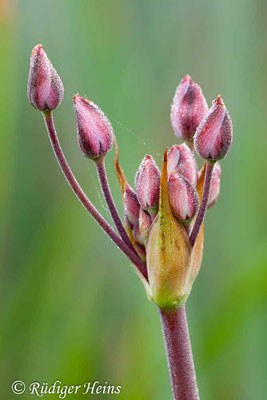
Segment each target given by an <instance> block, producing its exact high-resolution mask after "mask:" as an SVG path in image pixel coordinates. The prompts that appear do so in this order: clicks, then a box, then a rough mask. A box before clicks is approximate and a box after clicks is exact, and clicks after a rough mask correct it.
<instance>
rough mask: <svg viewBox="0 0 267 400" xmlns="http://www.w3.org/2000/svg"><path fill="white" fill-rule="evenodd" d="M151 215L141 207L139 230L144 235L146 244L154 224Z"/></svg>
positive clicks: (143, 238)
mask: <svg viewBox="0 0 267 400" xmlns="http://www.w3.org/2000/svg"><path fill="white" fill-rule="evenodd" d="M152 222H153V221H152V218H151V216H150V215H149V214H148V213H147V212H146V211H145V210H143V209H142V208H140V212H139V231H140V234H141V235H142V240H143V243H144V244H145V245H146V244H147V241H148V236H149V232H150V229H151V225H152Z"/></svg>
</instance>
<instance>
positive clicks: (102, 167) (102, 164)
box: [96, 157, 135, 253]
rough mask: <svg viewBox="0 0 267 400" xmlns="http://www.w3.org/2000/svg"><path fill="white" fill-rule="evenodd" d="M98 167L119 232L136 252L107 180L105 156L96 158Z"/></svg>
mask: <svg viewBox="0 0 267 400" xmlns="http://www.w3.org/2000/svg"><path fill="white" fill-rule="evenodd" d="M96 168H97V172H98V177H99V181H100V185H101V188H102V192H103V194H104V197H105V200H106V203H107V206H108V209H109V212H110V215H111V217H112V219H113V221H114V223H115V225H116V227H117V229H118V232H119V234H120V236H121V238H122V240H123V241H124V243H126V244H127V246H128V247H129V248H130V249H131V250H132V251H133V252H134V253H135V250H134V247H133V245H132V243H131V241H130V239H129V236H128V235H127V233H126V231H125V228H124V226H123V224H122V222H121V219H120V216H119V213H118V210H117V207H116V205H115V203H114V200H113V197H112V194H111V191H110V187H109V184H108V180H107V175H106V169H105V158H104V157H99V158H98V159H97V160H96Z"/></svg>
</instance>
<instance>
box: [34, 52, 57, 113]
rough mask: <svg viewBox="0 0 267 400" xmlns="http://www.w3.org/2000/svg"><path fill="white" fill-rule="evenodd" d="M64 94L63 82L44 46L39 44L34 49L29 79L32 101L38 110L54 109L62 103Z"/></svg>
mask: <svg viewBox="0 0 267 400" xmlns="http://www.w3.org/2000/svg"><path fill="white" fill-rule="evenodd" d="M63 96H64V87H63V83H62V81H61V79H60V77H59V75H58V74H57V72H56V70H55V68H54V67H53V65H52V64H51V62H50V60H49V58H48V57H47V55H46V53H45V51H44V49H43V46H42V45H41V44H37V46H35V47H34V48H33V50H32V55H31V63H30V72H29V79H28V98H29V100H30V103H31V105H32V106H33V107H34V108H37V110H40V111H52V110H55V109H56V108H57V107H58V106H59V105H60V103H61V101H62V99H63Z"/></svg>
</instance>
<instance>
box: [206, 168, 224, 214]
mask: <svg viewBox="0 0 267 400" xmlns="http://www.w3.org/2000/svg"><path fill="white" fill-rule="evenodd" d="M221 173H222V169H221V166H220V164H219V163H218V162H217V163H216V164H215V165H214V168H213V171H212V176H211V184H210V194H209V203H208V208H210V207H212V206H213V205H214V204H215V203H216V201H217V200H218V197H219V193H220V180H221Z"/></svg>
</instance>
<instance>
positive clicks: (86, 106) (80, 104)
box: [73, 94, 113, 160]
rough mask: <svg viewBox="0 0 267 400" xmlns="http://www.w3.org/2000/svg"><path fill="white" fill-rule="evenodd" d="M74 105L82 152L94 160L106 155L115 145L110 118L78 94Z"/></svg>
mask: <svg viewBox="0 0 267 400" xmlns="http://www.w3.org/2000/svg"><path fill="white" fill-rule="evenodd" d="M73 103H74V108H75V112H76V121H77V134H78V142H79V146H80V148H81V150H82V152H83V153H84V154H85V155H86V157H88V158H91V159H93V160H94V159H97V158H99V157H101V156H104V155H106V154H107V153H108V152H109V151H110V150H111V149H112V145H113V129H112V126H111V123H110V122H109V120H108V118H107V117H106V116H105V115H104V113H103V111H102V110H100V108H99V107H98V106H97V105H96V104H94V103H93V102H92V101H89V100H87V99H86V98H83V97H81V96H79V95H78V94H77V95H75V96H74V98H73Z"/></svg>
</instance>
